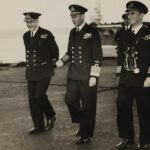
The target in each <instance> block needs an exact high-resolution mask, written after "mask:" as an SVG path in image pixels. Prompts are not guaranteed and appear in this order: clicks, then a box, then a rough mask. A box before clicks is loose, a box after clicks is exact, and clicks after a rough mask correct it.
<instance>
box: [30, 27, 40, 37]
mask: <svg viewBox="0 0 150 150" xmlns="http://www.w3.org/2000/svg"><path fill="white" fill-rule="evenodd" d="M38 29H39V26H38V27H37V28H36V29H35V30H34V31H31V32H33V36H34V35H35V33H36V32H37V30H38ZM31 36H32V33H31Z"/></svg>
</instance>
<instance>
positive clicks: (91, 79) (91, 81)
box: [89, 77, 96, 87]
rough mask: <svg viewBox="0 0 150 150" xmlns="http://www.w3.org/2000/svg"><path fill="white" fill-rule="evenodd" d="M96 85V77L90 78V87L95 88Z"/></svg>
mask: <svg viewBox="0 0 150 150" xmlns="http://www.w3.org/2000/svg"><path fill="white" fill-rule="evenodd" d="M94 85H96V77H90V80H89V86H90V87H91V86H94Z"/></svg>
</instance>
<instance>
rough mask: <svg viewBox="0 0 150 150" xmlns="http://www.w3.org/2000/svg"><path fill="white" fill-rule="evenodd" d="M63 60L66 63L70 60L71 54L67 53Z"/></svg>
mask: <svg viewBox="0 0 150 150" xmlns="http://www.w3.org/2000/svg"><path fill="white" fill-rule="evenodd" d="M61 60H62V61H63V63H64V64H65V63H66V62H67V61H68V60H69V55H68V54H65V55H64V56H63V57H62V58H61Z"/></svg>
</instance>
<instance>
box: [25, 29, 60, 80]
mask: <svg viewBox="0 0 150 150" xmlns="http://www.w3.org/2000/svg"><path fill="white" fill-rule="evenodd" d="M23 40H24V44H25V49H26V79H27V80H40V79H43V78H45V77H49V76H52V75H54V67H53V59H56V60H58V57H59V50H58V46H57V44H56V42H55V39H54V36H53V35H52V33H51V32H50V31H48V30H46V29H43V28H41V27H39V28H38V30H37V31H36V33H35V35H34V37H31V35H30V31H27V32H26V33H25V34H24V36H23Z"/></svg>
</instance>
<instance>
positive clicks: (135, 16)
mask: <svg viewBox="0 0 150 150" xmlns="http://www.w3.org/2000/svg"><path fill="white" fill-rule="evenodd" d="M143 16H144V14H143V13H140V12H139V11H135V10H132V11H129V12H128V19H129V24H131V25H132V26H134V25H138V24H139V23H141V22H142V20H143Z"/></svg>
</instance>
